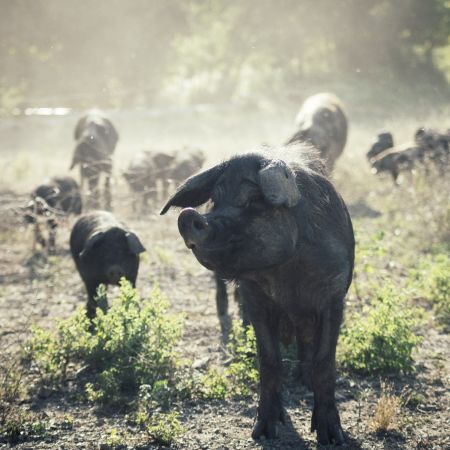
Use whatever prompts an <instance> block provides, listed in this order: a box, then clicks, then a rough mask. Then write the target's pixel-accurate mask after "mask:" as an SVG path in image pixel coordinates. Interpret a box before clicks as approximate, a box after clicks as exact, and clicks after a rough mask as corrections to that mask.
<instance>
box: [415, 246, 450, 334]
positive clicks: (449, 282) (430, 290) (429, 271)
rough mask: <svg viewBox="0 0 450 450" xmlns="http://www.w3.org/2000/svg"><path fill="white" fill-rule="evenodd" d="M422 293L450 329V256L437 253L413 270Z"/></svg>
mask: <svg viewBox="0 0 450 450" xmlns="http://www.w3.org/2000/svg"><path fill="white" fill-rule="evenodd" d="M413 276H414V277H415V278H416V280H417V281H418V283H419V290H420V292H421V294H422V295H423V296H424V297H425V298H426V299H428V300H429V301H430V302H431V304H432V305H433V311H434V313H435V315H436V319H437V321H438V322H439V323H440V324H441V325H442V327H443V328H444V330H445V331H447V332H448V331H450V257H449V256H448V255H447V254H443V253H441V254H437V255H435V256H432V257H430V258H429V259H428V260H427V261H425V262H423V263H422V264H421V265H420V266H419V269H417V270H415V271H413Z"/></svg>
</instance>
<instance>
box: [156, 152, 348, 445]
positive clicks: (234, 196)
mask: <svg viewBox="0 0 450 450" xmlns="http://www.w3.org/2000/svg"><path fill="white" fill-rule="evenodd" d="M285 150H286V149H285ZM301 150H302V151H301V152H300V153H302V156H303V157H304V161H300V162H298V163H295V164H294V163H289V164H288V163H286V162H285V161H283V160H281V159H272V157H269V156H267V155H265V154H259V153H253V154H245V155H241V156H236V157H233V158H231V159H229V160H228V161H225V162H223V163H222V164H219V165H217V166H214V167H212V168H211V169H209V170H206V171H203V172H201V173H199V174H198V175H195V176H193V177H191V178H189V179H188V180H186V181H185V183H184V184H183V185H182V186H180V187H179V188H178V190H177V192H176V193H175V194H174V195H173V196H172V197H171V198H170V199H169V201H168V202H167V204H166V205H165V206H164V208H163V209H162V211H161V214H164V213H165V212H166V211H167V210H168V209H169V208H170V207H172V206H178V207H183V208H185V209H183V210H182V211H181V214H180V216H179V218H178V227H179V230H180V234H181V235H182V237H183V239H184V241H185V243H186V245H187V247H188V248H190V249H191V250H192V251H193V253H194V255H195V256H196V258H197V259H198V261H199V262H200V263H201V264H202V265H203V266H205V267H206V268H208V269H210V270H214V271H215V272H216V273H217V274H218V276H220V277H223V278H226V279H233V280H237V281H238V282H239V286H240V295H241V296H242V301H243V304H244V307H245V310H246V314H247V315H248V318H249V320H250V322H251V323H252V324H253V326H254V329H255V334H256V342H257V348H258V358H259V371H260V395H259V406H258V413H257V419H256V422H255V425H254V428H253V433H252V436H253V438H259V437H260V436H262V435H265V436H267V437H268V438H273V437H275V436H276V434H277V422H278V421H279V420H281V421H283V408H282V401H281V356H280V349H279V341H280V333H281V331H284V330H286V329H290V330H291V332H292V334H293V335H295V336H296V338H297V344H298V349H299V360H300V368H301V370H302V377H303V379H304V380H305V381H308V380H309V381H310V382H311V385H312V389H313V392H314V409H313V414H312V419H311V429H312V430H313V431H314V430H317V436H318V441H319V442H320V443H322V444H329V443H331V442H332V441H334V442H335V443H342V442H343V440H344V436H343V432H342V428H341V424H340V419H339V413H338V410H337V407H336V402H335V378H336V375H335V353H336V344H337V339H338V334H339V327H340V324H341V321H342V316H343V309H344V298H345V295H346V293H347V290H348V288H349V286H350V283H351V280H352V273H353V264H354V236H353V229H352V223H351V219H350V216H349V214H348V212H347V208H346V206H345V204H344V202H343V200H342V199H341V197H340V196H339V194H338V193H337V192H336V190H335V189H334V187H333V185H332V184H331V183H330V181H329V180H328V179H327V178H326V176H325V175H324V169H323V166H322V165H321V164H320V162H319V161H318V158H317V157H316V156H314V155H312V156H311V155H310V153H309V152H308V150H306V149H301ZM209 199H212V202H213V206H212V208H211V209H210V210H209V211H208V212H207V213H205V214H199V213H198V212H197V211H196V210H195V209H193V208H192V207H196V206H199V205H201V204H203V203H205V202H207V201H208V200H209ZM283 335H284V333H283Z"/></svg>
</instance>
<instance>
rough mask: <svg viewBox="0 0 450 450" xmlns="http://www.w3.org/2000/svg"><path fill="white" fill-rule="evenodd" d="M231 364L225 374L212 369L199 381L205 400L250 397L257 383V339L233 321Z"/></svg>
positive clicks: (200, 392)
mask: <svg viewBox="0 0 450 450" xmlns="http://www.w3.org/2000/svg"><path fill="white" fill-rule="evenodd" d="M227 351H228V353H229V364H228V366H227V367H225V369H224V370H223V371H219V370H217V369H214V368H210V369H209V370H208V372H207V373H206V374H205V375H203V376H202V377H201V379H200V381H199V385H198V390H199V395H200V397H202V398H216V399H223V398H231V397H241V396H247V395H250V394H251V393H252V392H253V391H254V390H255V389H256V386H257V383H258V370H257V368H256V338H255V333H254V331H253V328H252V327H247V328H246V329H245V328H244V327H243V326H242V325H241V324H240V322H238V321H234V322H233V324H232V329H231V333H230V339H229V342H228V346H227Z"/></svg>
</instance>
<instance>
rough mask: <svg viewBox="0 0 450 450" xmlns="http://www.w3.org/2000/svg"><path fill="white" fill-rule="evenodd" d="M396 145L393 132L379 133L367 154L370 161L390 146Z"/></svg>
mask: <svg viewBox="0 0 450 450" xmlns="http://www.w3.org/2000/svg"><path fill="white" fill-rule="evenodd" d="M393 146H394V138H393V137H392V133H389V132H388V131H385V132H382V133H379V134H378V136H377V140H376V141H375V142H374V143H373V144H372V146H371V147H370V149H369V151H368V152H367V154H366V156H367V159H368V160H369V161H370V160H371V159H372V158H375V157H376V156H377V155H379V154H380V153H382V152H384V151H385V150H387V149H388V148H392V147H393Z"/></svg>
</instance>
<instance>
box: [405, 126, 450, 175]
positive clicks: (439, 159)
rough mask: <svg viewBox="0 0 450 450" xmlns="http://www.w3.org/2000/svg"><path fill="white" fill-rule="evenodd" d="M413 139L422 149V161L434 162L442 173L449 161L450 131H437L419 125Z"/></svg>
mask: <svg viewBox="0 0 450 450" xmlns="http://www.w3.org/2000/svg"><path fill="white" fill-rule="evenodd" d="M414 141H415V143H416V144H417V145H418V146H419V147H420V148H421V149H422V152H423V159H424V161H425V162H428V161H430V162H432V163H434V165H435V166H436V167H437V168H438V169H439V170H440V172H441V174H443V173H444V172H445V169H446V168H447V166H448V164H449V163H450V131H449V130H448V131H447V132H446V133H439V132H438V131H435V130H433V129H430V128H425V127H421V128H419V129H418V130H417V131H416V133H415V135H414Z"/></svg>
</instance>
